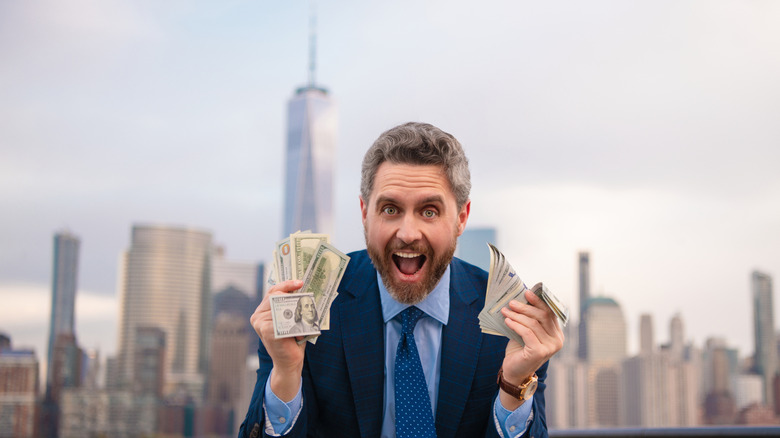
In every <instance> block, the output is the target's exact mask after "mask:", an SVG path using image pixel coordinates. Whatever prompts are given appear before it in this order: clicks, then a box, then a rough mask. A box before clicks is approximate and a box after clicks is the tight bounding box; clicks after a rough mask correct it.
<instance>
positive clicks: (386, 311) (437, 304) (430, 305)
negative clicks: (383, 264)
mask: <svg viewBox="0 0 780 438" xmlns="http://www.w3.org/2000/svg"><path fill="white" fill-rule="evenodd" d="M376 279H377V283H378V284H379V298H380V300H381V303H382V317H383V318H384V320H385V324H387V322H388V321H390V320H391V319H393V318H395V316H396V315H398V314H399V313H401V312H403V311H404V310H406V308H407V307H409V305H408V304H401V303H399V302H398V301H396V300H395V298H393V297H391V296H390V293H389V292H388V291H387V288H386V287H385V283H384V282H383V281H382V277H381V276H380V275H379V273H378V272H377V274H376ZM416 306H417V308H418V309H420V310H422V311H423V312H425V314H426V315H428V316H430V317H431V318H433V319H435V320H437V321H439V322H440V323H442V325H447V322H448V321H449V318H450V267H449V265H447V270H445V271H444V275H442V276H441V280H439V283H438V284H437V285H436V287H434V288H433V291H431V293H429V294H428V296H427V297H425V299H423V300H422V302H420V303H417V304H416Z"/></svg>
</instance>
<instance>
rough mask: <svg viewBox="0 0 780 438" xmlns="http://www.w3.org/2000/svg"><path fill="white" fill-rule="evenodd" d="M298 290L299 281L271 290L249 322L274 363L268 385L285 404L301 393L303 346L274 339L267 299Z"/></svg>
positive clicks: (292, 341) (304, 346)
mask: <svg viewBox="0 0 780 438" xmlns="http://www.w3.org/2000/svg"><path fill="white" fill-rule="evenodd" d="M301 287H303V281H301V280H288V281H284V282H281V283H279V284H277V285H275V286H273V287H271V289H269V290H268V293H267V294H266V296H265V298H263V302H262V303H260V305H259V306H257V309H255V313H253V314H252V316H251V317H250V318H249V321H250V322H251V323H252V327H253V328H254V329H255V332H257V335H258V336H260V341H261V342H262V343H263V346H264V347H265V349H266V351H268V355H269V356H271V360H273V363H274V367H273V372H271V381H270V384H271V391H273V392H274V394H276V396H277V397H279V398H280V399H281V400H282V401H284V402H289V401H290V400H292V399H293V398H295V396H296V394H298V390H299V389H300V384H301V372H302V371H303V356H304V350H305V349H306V342H303V343H301V344H298V342H297V341H296V340H297V339H300V338H282V339H276V337H275V336H274V321H273V317H272V316H271V302H270V297H271V295H279V294H284V293H290V292H294V291H296V290H298V289H300V288H301Z"/></svg>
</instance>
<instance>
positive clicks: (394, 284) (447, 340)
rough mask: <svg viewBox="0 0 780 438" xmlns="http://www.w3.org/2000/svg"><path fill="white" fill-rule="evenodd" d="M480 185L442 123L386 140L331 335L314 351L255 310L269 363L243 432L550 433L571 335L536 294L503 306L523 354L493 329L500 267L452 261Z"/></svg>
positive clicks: (371, 163)
mask: <svg viewBox="0 0 780 438" xmlns="http://www.w3.org/2000/svg"><path fill="white" fill-rule="evenodd" d="M470 189H471V182H470V173H469V169H468V160H467V159H466V156H465V154H464V152H463V150H462V148H461V146H460V143H458V141H457V140H456V139H455V138H454V137H453V136H451V135H450V134H447V133H445V132H443V131H441V130H439V129H438V128H436V127H434V126H431V125H428V124H421V123H407V124H405V125H401V126H398V127H395V128H393V129H390V130H389V131H387V132H385V133H383V134H382V135H381V136H380V137H379V138H378V139H377V140H376V142H374V144H373V145H372V146H371V148H370V149H369V150H368V152H367V153H366V155H365V157H364V160H363V168H362V174H361V190H360V209H361V213H362V219H363V228H364V233H365V239H366V247H367V251H358V252H355V253H352V254H350V257H351V260H350V263H349V265H348V267H347V271H346V272H345V274H344V277H343V279H342V281H341V284H340V286H339V296H338V298H337V299H336V300H335V301H334V303H333V305H332V307H331V313H330V330H327V331H324V332H323V333H322V335H321V336H320V337H319V338H318V340H317V343H316V344H315V345H306V343H302V344H298V343H296V340H295V339H294V338H286V339H275V338H274V334H273V333H274V331H273V321H272V317H271V314H270V306H269V303H268V300H269V298H268V296H266V297H265V298H264V300H263V302H262V303H261V304H260V306H259V307H258V308H257V310H256V311H255V313H254V315H252V318H251V321H252V326H253V327H254V328H255V331H257V333H258V335H259V336H260V340H261V345H260V348H259V350H258V354H259V357H260V369H259V370H258V372H257V374H258V378H257V384H256V386H255V390H254V394H253V395H252V401H251V404H250V407H249V412H248V414H247V417H246V420H245V421H244V423H243V424H242V426H241V430H240V432H239V433H240V436H242V437H256V436H259V434H265V435H268V436H280V435H284V436H295V437H300V436H322V437H379V436H381V437H395V436H397V437H399V438H403V437H423V436H437V437H439V438H442V437H469V438H471V437H478V436H512V437H514V436H520V435H522V434H524V435H527V436H534V437H541V436H546V435H547V430H546V429H547V427H546V419H545V412H544V387H545V384H544V380H545V377H546V371H547V365H546V362H547V360H548V359H549V358H550V357H551V356H552V355H553V354H555V352H557V351H558V350H559V349H560V348H561V347H562V345H563V334H562V332H561V329H560V326H559V325H558V324H557V322H556V319H555V316H554V314H553V313H552V311H550V310H549V309H548V308H547V307H546V306H545V305H544V303H543V302H542V301H541V300H540V299H538V298H537V297H536V296H535V295H533V294H532V293H530V292H528V293H526V298H527V299H528V302H529V303H530V304H528V305H526V304H522V303H519V302H512V303H511V304H510V307H509V308H508V309H504V311H503V314H504V316H505V318H506V319H505V321H506V324H507V326H508V327H509V328H511V329H512V330H514V331H515V332H517V333H518V334H519V335H520V336H522V338H523V340H524V341H525V346H524V347H522V346H520V345H519V344H518V343H516V342H514V341H508V340H507V339H506V338H503V337H498V336H492V335H486V334H483V333H481V331H480V328H479V323H478V320H477V315H478V314H479V311H480V310H481V309H482V307H483V306H484V300H485V290H486V285H487V273H486V272H485V271H483V270H481V269H479V268H477V267H474V266H472V265H469V264H467V263H465V262H463V261H461V260H459V259H456V258H453V253H454V251H455V245H456V242H457V237H458V236H460V234H461V233H462V232H463V229H464V228H465V226H466V222H467V220H468V216H469V213H470V209H471V202H470V200H469V192H470ZM301 287H302V282H300V281H288V282H283V283H280V284H278V285H276V286H274V287H273V288H271V290H270V291H269V293H268V295H269V296H270V295H274V294H282V293H289V292H293V291H295V290H297V289H299V288H301ZM418 318H419V319H418ZM499 370H500V371H499ZM497 377H498V381H499V382H500V385H499V384H497V383H496V382H497ZM537 378H538V380H537ZM537 382H538V390H537V391H536V393H535V394H534V393H533V390H534V388H536V383H537ZM499 388H501V389H499ZM421 392H422V394H421ZM426 395H427V396H426Z"/></svg>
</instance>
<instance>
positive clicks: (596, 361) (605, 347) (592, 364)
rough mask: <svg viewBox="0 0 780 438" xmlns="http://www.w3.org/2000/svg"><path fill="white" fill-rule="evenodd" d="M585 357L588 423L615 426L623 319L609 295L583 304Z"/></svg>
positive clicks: (618, 419) (619, 410)
mask: <svg viewBox="0 0 780 438" xmlns="http://www.w3.org/2000/svg"><path fill="white" fill-rule="evenodd" d="M585 325H586V327H585V330H586V333H587V336H588V337H589V338H588V340H587V342H586V347H587V349H586V351H585V354H586V357H587V358H588V360H587V362H588V391H587V394H588V415H587V416H588V422H587V423H588V426H589V427H617V426H619V425H620V424H621V423H620V422H621V416H622V409H623V406H622V405H621V403H622V397H621V395H622V394H621V390H620V387H621V380H622V362H623V360H624V359H625V358H626V352H627V350H626V320H625V318H624V316H623V311H622V310H621V308H620V305H619V304H618V303H617V302H616V301H615V300H613V299H612V298H607V297H594V298H590V299H588V301H587V302H586V304H585Z"/></svg>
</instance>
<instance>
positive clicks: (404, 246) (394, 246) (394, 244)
mask: <svg viewBox="0 0 780 438" xmlns="http://www.w3.org/2000/svg"><path fill="white" fill-rule="evenodd" d="M385 248H386V251H387V253H388V254H392V253H394V252H396V251H409V252H418V253H420V254H430V252H431V247H430V246H428V245H426V244H424V243H421V242H412V243H404V242H403V241H401V240H398V239H396V240H393V241H391V242H390V243H388V244H387V246H386V247H385Z"/></svg>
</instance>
